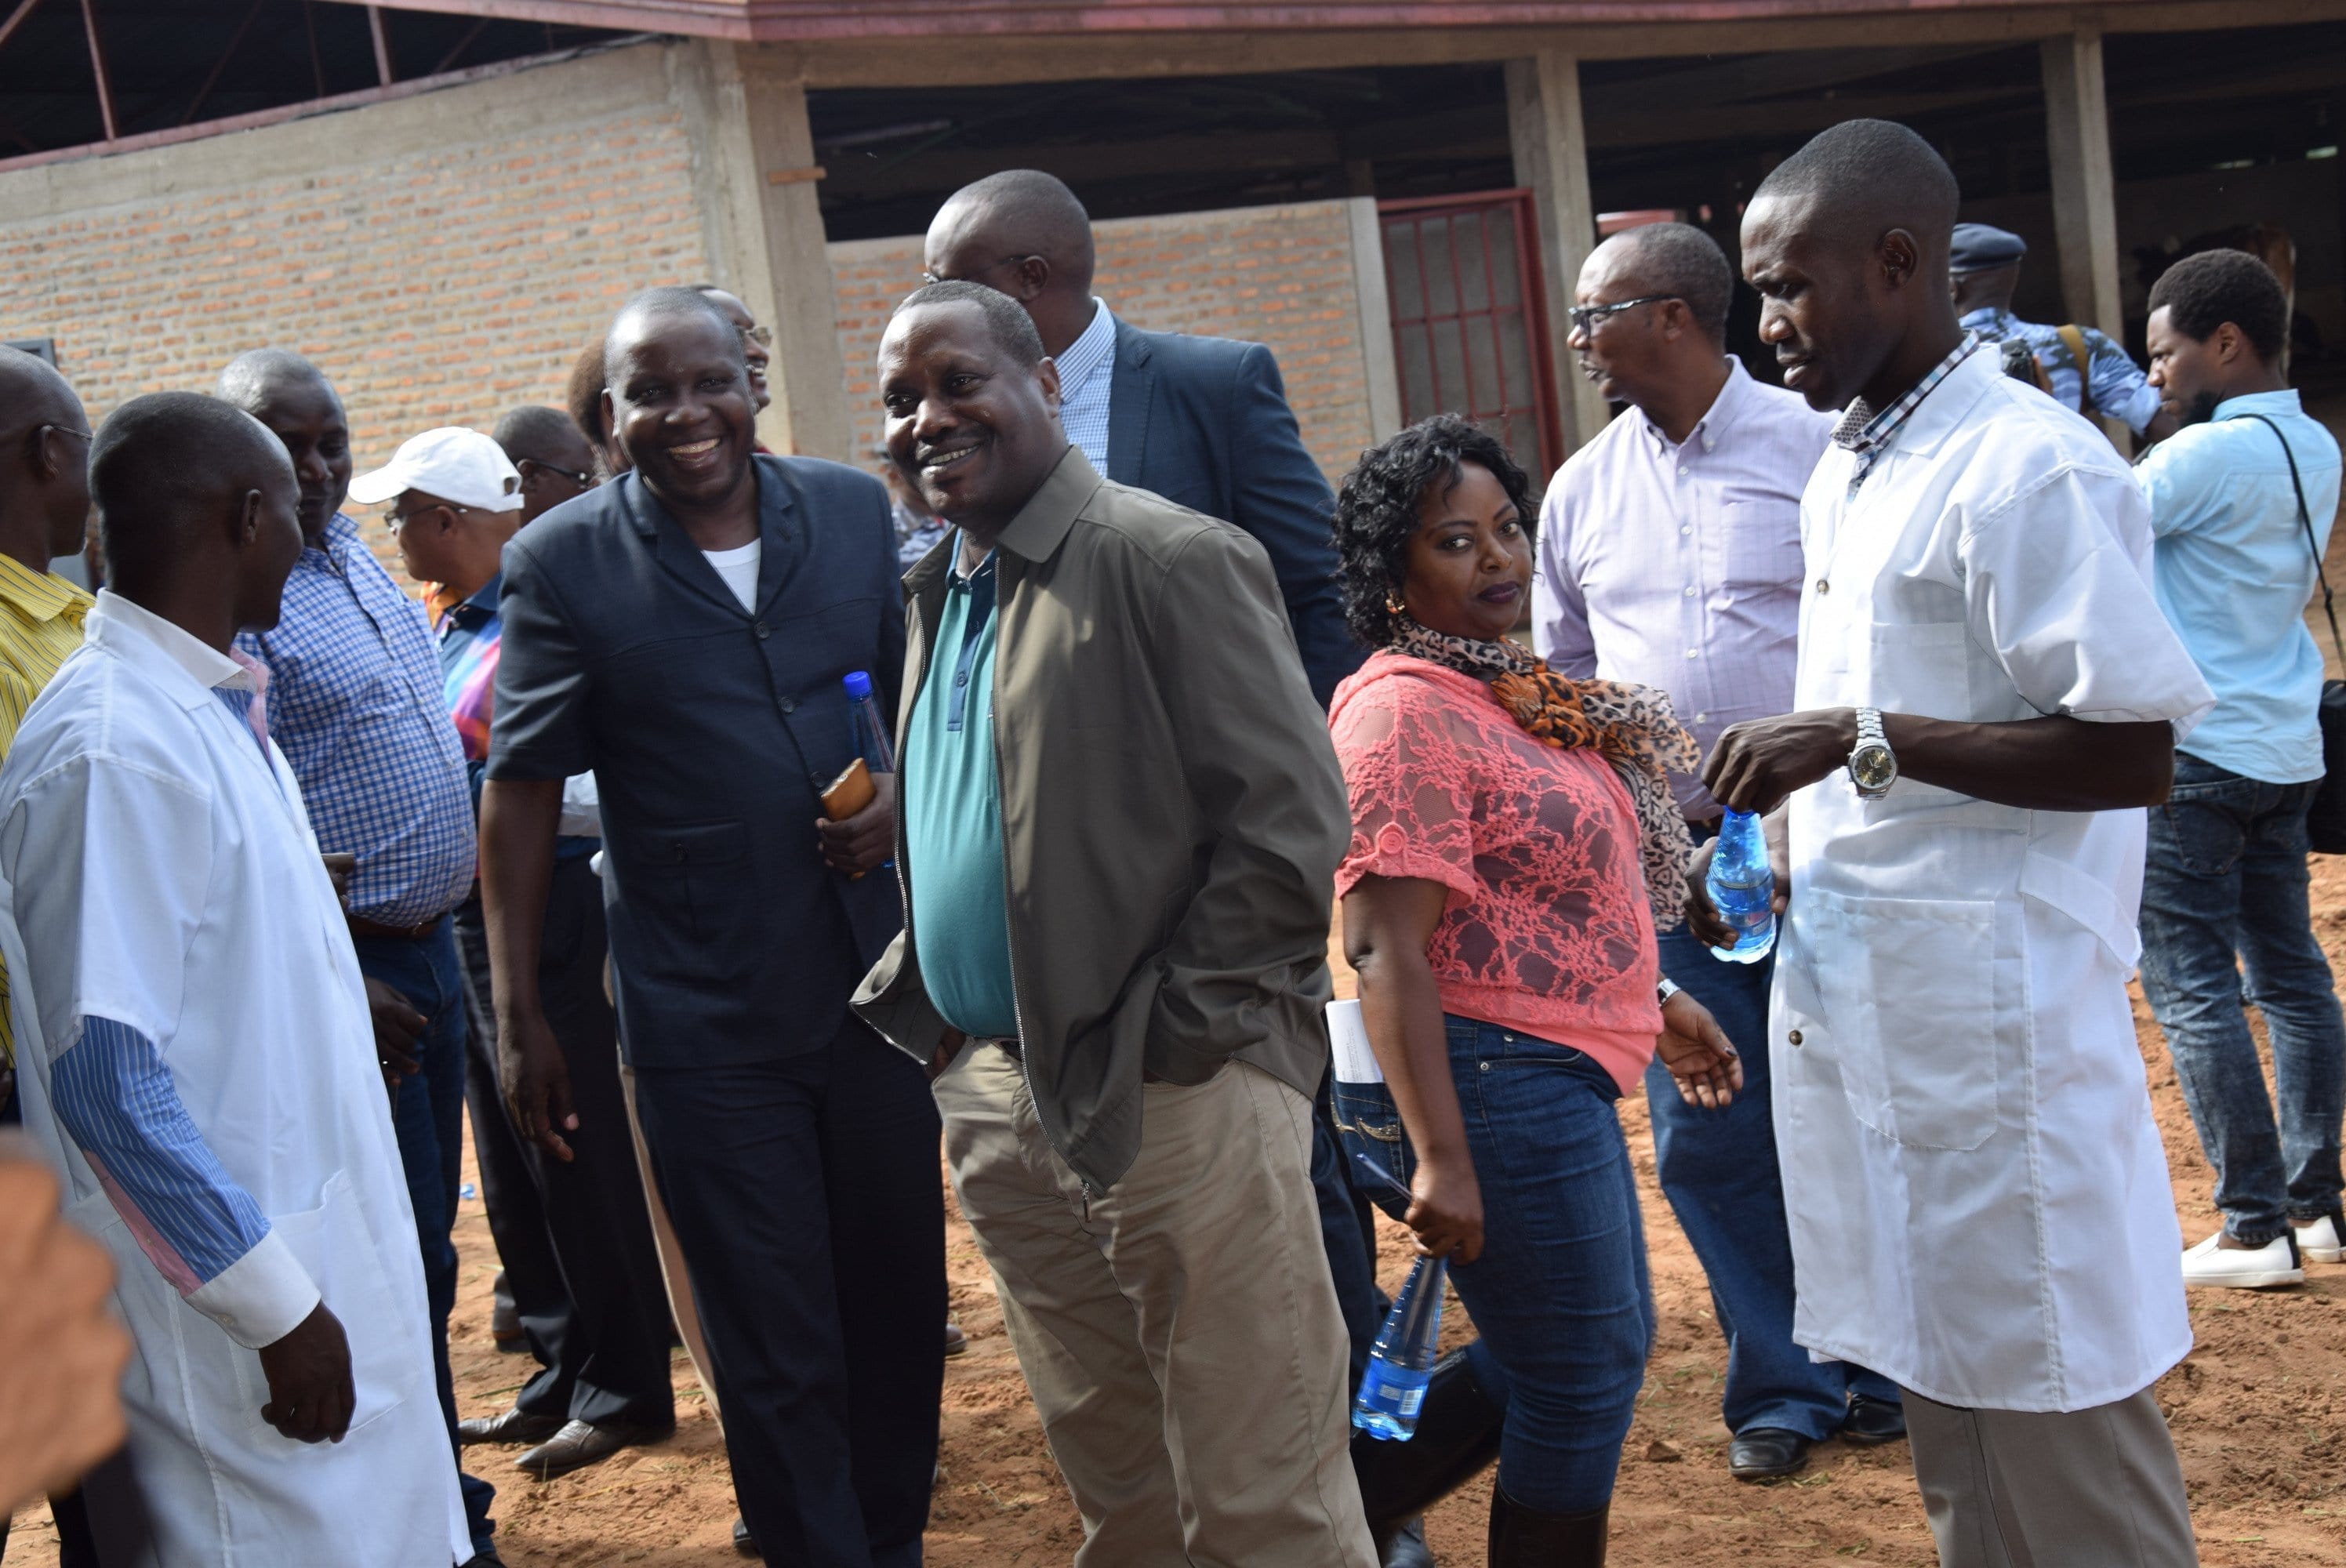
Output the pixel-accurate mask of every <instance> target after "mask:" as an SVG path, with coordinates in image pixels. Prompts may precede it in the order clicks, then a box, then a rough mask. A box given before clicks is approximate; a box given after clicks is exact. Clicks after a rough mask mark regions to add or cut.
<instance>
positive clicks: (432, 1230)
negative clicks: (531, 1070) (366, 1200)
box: [351, 921, 497, 1547]
mask: <svg viewBox="0 0 2346 1568" xmlns="http://www.w3.org/2000/svg"><path fill="white" fill-rule="evenodd" d="M351 945H352V947H353V948H355V949H356V950H357V952H358V958H359V972H360V973H362V974H363V975H365V976H366V977H367V978H368V979H369V980H374V981H380V982H382V983H383V984H385V985H388V986H390V987H391V988H392V989H393V991H396V992H398V993H400V994H401V995H402V996H404V997H406V998H407V1000H408V1003H409V1005H411V1006H413V1008H414V1009H415V1011H416V1012H418V1013H422V1014H423V1019H424V1023H423V1037H422V1038H421V1039H419V1040H417V1041H416V1043H415V1053H416V1057H417V1059H418V1060H419V1061H420V1062H421V1063H422V1064H423V1071H422V1072H420V1073H418V1074H415V1075H414V1076H413V1077H412V1078H403V1079H401V1080H400V1084H399V1097H398V1099H396V1100H395V1101H393V1104H392V1107H391V1124H392V1129H393V1131H394V1132H395V1133H397V1134H398V1135H399V1158H400V1163H401V1164H402V1165H403V1166H405V1167H406V1170H407V1202H408V1205H409V1207H412V1208H413V1209H414V1211H415V1240H416V1244H417V1246H419V1247H421V1248H422V1249H423V1298H424V1302H425V1306H426V1308H427V1310H429V1311H430V1312H431V1314H432V1372H433V1380H434V1381H435V1383H436V1384H437V1386H438V1389H439V1392H440V1411H441V1414H442V1415H443V1416H444V1417H445V1418H446V1419H447V1423H448V1452H449V1456H450V1462H451V1463H455V1462H456V1459H455V1456H456V1453H457V1445H456V1390H455V1385H454V1382H452V1381H451V1380H450V1378H449V1375H448V1314H449V1313H450V1312H452V1311H454V1309H455V1306H456V1244H455V1242H454V1240H453V1239H451V1236H452V1233H453V1231H454V1227H455V1224H456V1174H457V1171H458V1170H459V1168H460V1167H461V1165H462V1162H463V1160H464V1148H463V1145H462V1143H461V1141H460V1140H461V1139H462V1138H463V1136H464V963H463V961H462V960H460V959H459V958H458V957H457V955H456V935H455V932H454V930H453V929H452V928H451V927H450V925H449V923H448V922H447V921H441V922H440V929H439V930H437V931H435V932H433V933H432V934H431V935H430V936H429V937H426V938H425V939H424V940H423V941H422V942H408V941H405V940H404V939H403V938H399V937H382V936H362V937H353V938H352V942H351ZM457 1479H458V1480H459V1481H461V1482H462V1483H463V1485H464V1519H465V1522H467V1523H468V1524H469V1525H470V1526H471V1528H472V1532H473V1544H474V1546H475V1547H483V1546H485V1545H487V1544H488V1541H489V1537H490V1535H491V1534H492V1532H495V1529H496V1526H495V1525H494V1524H492V1523H490V1522H489V1503H490V1502H491V1500H492V1499H494V1498H495V1496H496V1494H497V1493H496V1489H495V1487H493V1486H491V1485H490V1484H489V1483H488V1482H487V1481H483V1480H481V1479H480V1478H479V1477H477V1476H472V1475H466V1474H464V1467H463V1466H462V1465H461V1464H458V1465H457Z"/></svg>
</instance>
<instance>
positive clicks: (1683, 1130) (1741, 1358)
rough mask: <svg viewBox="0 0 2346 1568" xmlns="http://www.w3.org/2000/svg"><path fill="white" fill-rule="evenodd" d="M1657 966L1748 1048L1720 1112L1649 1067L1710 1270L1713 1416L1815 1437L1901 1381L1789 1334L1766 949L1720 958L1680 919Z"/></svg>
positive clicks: (1680, 1207) (1678, 1206)
mask: <svg viewBox="0 0 2346 1568" xmlns="http://www.w3.org/2000/svg"><path fill="white" fill-rule="evenodd" d="M1660 948H1661V958H1662V972H1663V973H1664V974H1667V975H1668V976H1669V977H1670V978H1671V979H1672V980H1673V981H1676V982H1677V983H1678V984H1679V985H1680V986H1682V987H1684V988H1685V989H1686V990H1687V991H1688V993H1690V994H1692V996H1693V997H1694V999H1695V1000H1696V1001H1697V1002H1699V1003H1702V1004H1703V1005H1704V1006H1705V1007H1708V1008H1709V1009H1710V1012H1711V1016H1712V1017H1714V1018H1716V1019H1718V1020H1719V1027H1720V1028H1721V1029H1724V1030H1725V1031H1727V1037H1728V1039H1729V1040H1731V1041H1733V1042H1734V1043H1735V1048H1736V1050H1737V1051H1739V1053H1741V1054H1742V1057H1743V1092H1742V1093H1741V1094H1739V1095H1736V1096H1735V1103H1734V1104H1733V1105H1729V1106H1728V1107H1727V1108H1726V1109H1725V1110H1723V1111H1706V1110H1704V1109H1702V1108H1701V1107H1700V1106H1698V1105H1688V1104H1687V1103H1686V1102H1685V1101H1684V1100H1681V1099H1679V1098H1678V1088H1677V1085H1676V1082H1675V1080H1673V1079H1672V1078H1671V1077H1670V1074H1669V1070H1668V1068H1666V1067H1664V1066H1663V1065H1662V1064H1661V1063H1660V1062H1659V1061H1656V1062H1655V1063H1654V1064H1652V1065H1651V1066H1649V1067H1648V1068H1647V1070H1646V1102H1647V1105H1648V1106H1649V1107H1650V1108H1651V1110H1652V1113H1653V1119H1654V1167H1655V1172H1656V1174H1657V1175H1658V1176H1659V1177H1660V1178H1661V1184H1662V1195H1663V1196H1665V1197H1667V1198H1668V1199H1669V1200H1670V1212H1671V1213H1673V1214H1675V1215H1677V1216H1678V1228H1679V1229H1681V1230H1683V1231H1685V1232H1686V1236H1687V1240H1688V1241H1689V1242H1691V1243H1693V1245H1694V1255H1695V1257H1698V1258H1699V1259H1701V1261H1702V1271H1703V1273H1704V1275H1705V1276H1706V1277H1707V1278H1709V1281H1710V1305H1711V1310H1712V1312H1713V1313H1714V1314H1715V1315H1716V1316H1717V1317H1718V1319H1719V1331H1720V1332H1721V1333H1723V1334H1724V1335H1726V1336H1727V1387H1726V1390H1725V1391H1724V1392H1723V1393H1722V1394H1721V1396H1720V1398H1719V1418H1720V1419H1721V1420H1724V1421H1726V1423H1727V1428H1728V1430H1729V1431H1736V1432H1741V1431H1756V1430H1759V1429H1761V1428H1772V1429H1774V1430H1776V1431H1791V1432H1798V1433H1800V1435H1801V1436H1802V1437H1804V1438H1808V1439H1810V1440H1811V1441H1815V1440H1817V1439H1821V1438H1828V1437H1831V1435H1832V1434H1833V1433H1835V1432H1837V1431H1840V1430H1841V1422H1842V1421H1843V1420H1846V1419H1847V1418H1848V1415H1849V1396H1850V1395H1851V1394H1864V1395H1867V1396H1868V1397H1870V1398H1872V1399H1877V1400H1884V1401H1885V1402H1887V1403H1890V1404H1896V1403H1898V1402H1899V1400H1900V1395H1899V1390H1898V1385H1897V1384H1895V1383H1893V1382H1892V1381H1891V1380H1889V1379H1887V1378H1885V1377H1883V1376H1882V1374H1881V1373H1879V1372H1872V1371H1868V1370H1867V1369H1864V1368H1863V1367H1857V1366H1851V1365H1850V1364H1849V1363H1848V1362H1845V1361H1811V1359H1809V1353H1808V1352H1807V1351H1806V1350H1804V1349H1800V1346H1798V1345H1795V1344H1794V1343H1792V1238H1791V1236H1790V1232H1789V1231H1788V1230H1787V1229H1786V1228H1785V1224H1784V1184H1783V1177H1782V1173H1781V1172H1780V1170H1779V1169H1778V1167H1777V1163H1776V1124H1775V1119H1774V1116H1773V1115H1772V1113H1771V1112H1770V1107H1769V1103H1768V1098H1769V1097H1768V987H1769V983H1770V981H1771V980H1772V979H1773V978H1774V976H1775V973H1776V961H1775V958H1774V957H1773V956H1772V955H1771V956H1770V957H1768V958H1765V959H1762V960H1761V961H1760V962H1758V963H1722V962H1719V960H1718V959H1715V958H1713V957H1712V956H1711V955H1710V950H1709V948H1707V947H1705V946H1704V945H1703V944H1702V943H1701V942H1698V941H1697V940H1696V939H1695V938H1694V937H1692V936H1690V935H1688V933H1687V932H1686V931H1685V930H1684V929H1683V928H1681V929H1680V930H1678V931H1671V932H1663V933H1662V934H1661V939H1660Z"/></svg>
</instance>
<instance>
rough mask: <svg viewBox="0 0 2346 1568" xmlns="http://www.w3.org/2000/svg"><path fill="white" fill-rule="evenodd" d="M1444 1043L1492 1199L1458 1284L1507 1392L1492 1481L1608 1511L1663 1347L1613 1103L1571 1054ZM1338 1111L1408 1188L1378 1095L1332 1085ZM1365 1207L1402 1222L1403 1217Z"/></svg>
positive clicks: (1550, 1500) (1520, 1493) (1397, 1135)
mask: <svg viewBox="0 0 2346 1568" xmlns="http://www.w3.org/2000/svg"><path fill="white" fill-rule="evenodd" d="M1448 1034H1449V1042H1450V1075H1451V1080H1452V1082H1453V1083H1454V1084H1455V1085H1456V1086H1457V1090H1458V1108H1459V1110H1460V1111H1461V1112H1462V1113H1463V1114H1464V1117H1465V1122H1466V1147H1467V1151H1468V1153H1469V1155H1470V1156H1472V1157H1473V1159H1474V1177H1475V1181H1476V1182H1477V1184H1478V1185H1480V1186H1481V1187H1482V1190H1483V1255H1482V1257H1479V1258H1477V1259H1476V1260H1475V1261H1474V1262H1473V1263H1463V1264H1462V1263H1453V1264H1452V1265H1451V1269H1450V1278H1451V1279H1452V1281H1453V1282H1454V1284H1455V1285H1456V1286H1457V1287H1458V1299H1459V1300H1460V1301H1462V1302H1464V1304H1465V1308H1466V1310H1467V1313H1468V1314H1469V1315H1470V1316H1471V1317H1472V1318H1473V1319H1474V1327H1475V1329H1477V1330H1479V1331H1480V1332H1481V1334H1482V1337H1483V1343H1484V1345H1485V1346H1487V1347H1488V1348H1489V1349H1490V1350H1491V1352H1492V1354H1493V1355H1494V1356H1496V1357H1497V1359H1498V1361H1499V1364H1500V1365H1501V1366H1502V1367H1503V1368H1505V1371H1506V1374H1507V1379H1508V1381H1509V1383H1510V1385H1511V1391H1510V1395H1509V1399H1508V1402H1507V1421H1506V1426H1505V1431H1504V1432H1503V1434H1502V1436H1501V1438H1500V1442H1499V1483H1500V1484H1501V1485H1502V1486H1504V1487H1505V1488H1506V1490H1507V1495H1508V1496H1509V1497H1512V1498H1514V1499H1515V1501H1516V1502H1520V1503H1522V1504H1524V1505H1525V1507H1527V1508H1533V1509H1537V1510H1539V1511H1540V1512H1546V1513H1577V1512H1583V1511H1585V1510H1587V1509H1593V1508H1601V1507H1603V1506H1604V1505H1605V1504H1606V1503H1607V1502H1610V1501H1611V1499H1612V1496H1613V1480H1614V1475H1615V1473H1616V1472H1617V1471H1618V1470H1619V1469H1620V1465H1621V1442H1622V1440H1623V1439H1624V1438H1626V1437H1627V1435H1628V1431H1629V1418H1630V1416H1631V1414H1632V1413H1633V1411H1634V1410H1635V1408H1636V1405H1637V1390H1638V1388H1639V1387H1640V1386H1641V1385H1643V1383H1644V1382H1645V1379H1646V1353H1647V1350H1648V1349H1650V1348H1651V1346H1652V1344H1653V1338H1654V1303H1653V1292H1652V1290H1651V1288H1650V1287H1649V1285H1648V1283H1647V1277H1646V1237H1645V1232H1644V1230H1643V1229H1642V1228H1641V1227H1640V1223H1639V1221H1638V1217H1637V1180H1636V1177H1635V1176H1633V1175H1632V1174H1631V1171H1630V1168H1629V1150H1628V1146H1627V1145H1626V1144H1624V1143H1623V1142H1622V1141H1621V1123H1620V1119H1619V1117H1617V1115H1614V1111H1613V1102H1614V1101H1616V1100H1617V1099H1618V1098H1620V1091H1619V1089H1617V1087H1616V1086H1615V1085H1614V1083H1613V1079H1612V1077H1611V1075H1610V1074H1607V1072H1606V1071H1605V1069H1604V1068H1602V1067H1600V1066H1598V1065H1597V1064H1596V1063H1595V1062H1593V1061H1591V1060H1590V1059H1589V1058H1588V1057H1586V1055H1583V1054H1581V1053H1580V1052H1577V1051H1574V1050H1571V1049H1569V1048H1568V1047H1566V1046H1563V1045H1557V1044H1552V1043H1550V1042H1548V1041H1545V1040H1535V1039H1534V1038H1533V1037H1532V1036H1530V1035H1528V1034H1525V1033H1519V1032H1517V1031H1515V1030H1512V1029H1502V1028H1500V1027H1499V1026H1498V1025H1496V1024H1494V1023H1477V1022H1475V1021H1474V1020H1473V1019H1471V1018H1459V1017H1455V1016H1453V1017H1451V1018H1450V1019H1449V1020H1448ZM1336 1114H1337V1119H1338V1123H1339V1126H1340V1129H1341V1132H1342V1135H1343V1139H1344V1145H1345V1147H1346V1149H1347V1151H1348V1152H1350V1153H1353V1154H1364V1155H1366V1156H1368V1157H1369V1158H1370V1159H1372V1160H1373V1161H1375V1162H1376V1163H1377V1164H1378V1165H1379V1166H1382V1167H1383V1168H1384V1169H1386V1170H1388V1171H1390V1172H1392V1175H1393V1176H1394V1178H1395V1179H1396V1180H1398V1181H1400V1182H1401V1183H1402V1184H1403V1186H1407V1185H1408V1183H1409V1181H1410V1178H1411V1176H1412V1174H1413V1172H1414V1170H1415V1168H1416V1158H1415V1156H1414V1155H1413V1153H1412V1152H1411V1149H1410V1145H1409V1138H1408V1135H1406V1134H1405V1133H1404V1132H1403V1130H1402V1125H1401V1115H1400V1113H1399V1112H1397V1111H1395V1110H1394V1109H1393V1102H1392V1095H1391V1094H1390V1093H1388V1092H1387V1091H1386V1088H1385V1086H1384V1085H1383V1084H1337V1085H1336ZM1371 1197H1372V1200H1373V1201H1374V1202H1375V1203H1376V1204H1377V1205H1378V1206H1379V1207H1382V1208H1383V1209H1384V1210H1385V1212H1386V1213H1387V1214H1390V1215H1392V1217H1394V1218H1396V1219H1398V1218H1400V1217H1401V1214H1402V1211H1403V1209H1404V1208H1405V1207H1407V1206H1406V1205H1404V1204H1403V1203H1402V1202H1401V1201H1400V1199H1399V1198H1398V1197H1396V1196H1392V1195H1390V1194H1385V1193H1382V1192H1379V1191H1376V1190H1375V1189H1372V1190H1371Z"/></svg>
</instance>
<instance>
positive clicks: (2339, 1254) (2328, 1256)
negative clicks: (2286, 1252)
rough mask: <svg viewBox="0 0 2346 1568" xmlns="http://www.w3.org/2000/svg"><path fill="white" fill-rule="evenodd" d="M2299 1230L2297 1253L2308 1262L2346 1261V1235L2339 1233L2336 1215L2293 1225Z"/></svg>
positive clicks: (2294, 1228)
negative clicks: (2342, 1235)
mask: <svg viewBox="0 0 2346 1568" xmlns="http://www.w3.org/2000/svg"><path fill="white" fill-rule="evenodd" d="M2290 1228H2291V1229H2293V1230H2295V1231H2296V1232H2297V1255H2298V1257H2300V1258H2302V1259H2304V1260H2305V1261H2306V1262H2308V1263H2346V1237H2341V1236H2340V1235H2339V1234H2338V1220H2337V1217H2336V1216H2334V1215H2327V1214H2325V1215H2323V1216H2322V1217H2321V1218H2320V1219H2315V1220H2308V1221H2307V1222H2306V1223H2305V1224H2303V1225H2299V1226H2292V1227H2290Z"/></svg>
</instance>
